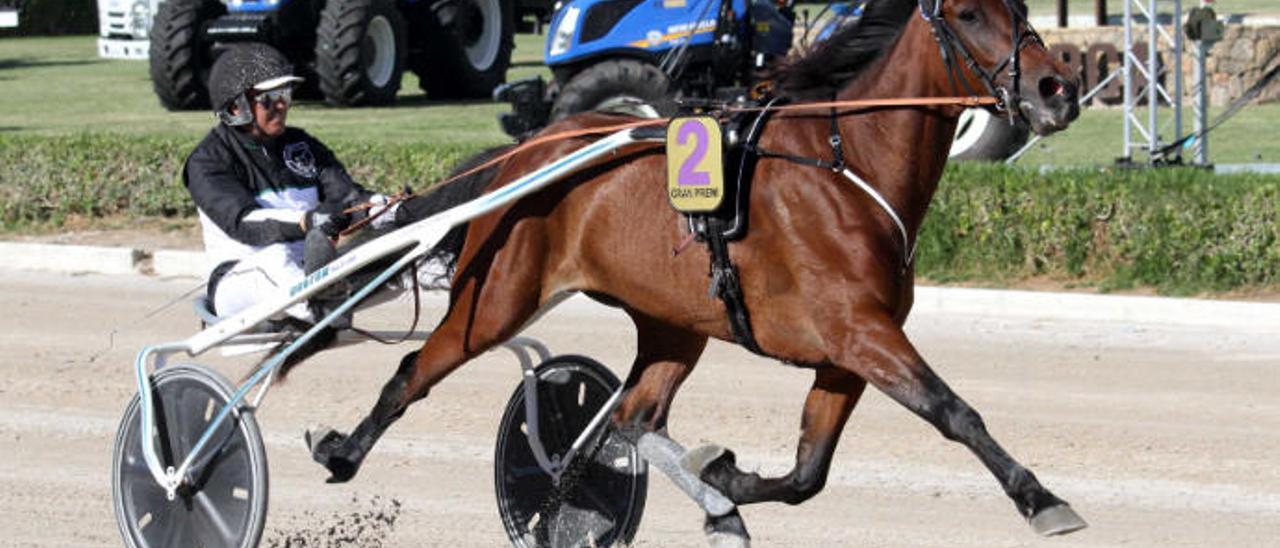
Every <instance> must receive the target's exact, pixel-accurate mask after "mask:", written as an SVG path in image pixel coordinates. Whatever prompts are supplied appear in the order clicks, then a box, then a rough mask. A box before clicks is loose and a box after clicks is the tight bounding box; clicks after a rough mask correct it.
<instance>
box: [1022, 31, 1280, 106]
mask: <svg viewBox="0 0 1280 548" xmlns="http://www.w3.org/2000/svg"><path fill="white" fill-rule="evenodd" d="M1165 28H1166V30H1173V29H1170V28H1169V27H1165ZM1176 31H1177V32H1181V29H1176ZM1134 33H1135V34H1134V35H1135V41H1138V42H1140V43H1139V47H1137V48H1136V49H1138V50H1140V52H1145V51H1147V50H1146V38H1147V28H1146V27H1135V30H1134ZM1040 34H1041V35H1042V36H1043V37H1044V41H1045V43H1046V44H1048V45H1049V46H1050V48H1051V50H1052V51H1054V53H1055V54H1057V55H1059V56H1060V57H1061V58H1062V59H1063V61H1065V62H1067V63H1069V64H1071V65H1072V66H1074V67H1075V68H1076V69H1077V70H1078V71H1080V74H1081V78H1082V80H1083V82H1084V83H1085V88H1086V91H1087V90H1089V89H1092V88H1093V87H1094V86H1095V85H1097V84H1098V82H1101V81H1102V80H1103V79H1105V78H1106V76H1107V75H1108V74H1110V73H1111V72H1112V71H1118V70H1120V69H1121V67H1122V66H1123V57H1121V55H1120V50H1121V49H1122V48H1123V46H1124V28H1123V27H1094V28H1084V29H1071V28H1067V29H1055V28H1048V29H1044V28H1042V29H1040ZM1184 43H1185V46H1184V47H1186V49H1187V51H1185V52H1184V54H1183V59H1182V66H1183V69H1182V70H1183V78H1184V80H1183V82H1184V85H1185V93H1186V94H1187V95H1188V96H1189V95H1190V94H1191V93H1192V91H1193V89H1194V86H1195V49H1194V44H1195V43H1194V42H1191V41H1190V40H1187V41H1186V42H1184ZM1171 51H1172V48H1167V47H1162V48H1161V58H1162V59H1161V62H1164V63H1167V62H1169V60H1168V56H1169V55H1171ZM1140 57H1141V58H1144V59H1145V53H1140ZM1277 66H1280V27H1274V26H1244V25H1232V24H1229V25H1227V27H1226V30H1225V32H1224V33H1223V39H1222V40H1221V41H1219V42H1217V43H1215V44H1214V45H1213V48H1212V49H1210V50H1209V58H1208V62H1207V67H1206V68H1207V70H1208V73H1209V102H1210V104H1212V105H1214V106H1225V105H1227V104H1229V103H1230V102H1231V101H1234V100H1235V99H1236V98H1237V97H1240V95H1241V94H1243V93H1244V92H1245V90H1247V89H1248V88H1249V87H1250V86H1252V85H1253V84H1254V83H1255V82H1258V81H1259V80H1260V79H1261V78H1262V77H1263V75H1265V74H1266V73H1267V72H1269V71H1271V70H1273V69H1275V68H1276V67H1277ZM1166 81H1167V80H1166ZM1138 85H1142V82H1139V83H1138ZM1170 91H1172V90H1170ZM1121 93H1123V89H1122V88H1121V83H1120V82H1119V77H1117V78H1116V80H1113V81H1112V83H1111V84H1110V85H1108V86H1107V88H1106V89H1105V90H1104V91H1103V92H1102V93H1100V94H1099V96H1098V99H1099V100H1098V101H1095V102H1094V104H1098V103H1103V104H1119V103H1120V101H1122V96H1121ZM1276 101H1280V77H1277V78H1275V79H1273V80H1272V82H1271V84H1270V85H1268V86H1267V87H1266V89H1264V90H1263V92H1262V93H1261V94H1260V95H1259V96H1258V98H1257V99H1256V100H1255V102H1257V103H1263V102H1276Z"/></svg>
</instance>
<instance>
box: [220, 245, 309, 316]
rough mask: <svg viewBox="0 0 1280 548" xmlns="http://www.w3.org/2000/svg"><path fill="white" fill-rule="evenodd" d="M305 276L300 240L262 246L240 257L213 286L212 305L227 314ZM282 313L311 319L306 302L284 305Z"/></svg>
mask: <svg viewBox="0 0 1280 548" xmlns="http://www.w3.org/2000/svg"><path fill="white" fill-rule="evenodd" d="M305 277H306V273H304V272H303V270H302V242H290V243H279V244H272V245H269V246H266V247H264V248H262V249H259V250H258V251H256V252H254V253H253V254H252V255H249V256H248V257H245V258H243V259H240V260H239V261H237V262H236V264H235V266H234V267H232V268H231V270H229V271H228V272H227V273H226V274H224V275H223V276H222V279H221V280H219V281H218V285H217V288H216V289H215V290H214V295H213V307H214V310H215V311H216V312H217V314H218V316H219V317H223V318H226V317H230V316H232V315H234V314H237V313H239V312H241V311H243V310H244V309H246V308H249V307H251V306H253V305H255V304H258V303H260V302H263V301H267V300H271V299H273V298H279V297H280V296H282V295H285V294H286V292H287V291H288V290H289V288H290V287H293V286H294V285H296V284H297V283H298V282H301V281H302V279H303V278H305ZM284 313H285V314H287V315H289V316H293V317H294V318H298V319H300V320H303V321H307V322H314V321H315V318H314V317H312V315H311V311H310V310H308V309H307V302H306V301H301V302H298V303H295V304H293V305H292V306H290V307H289V308H286V309H284Z"/></svg>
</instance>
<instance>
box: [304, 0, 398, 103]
mask: <svg viewBox="0 0 1280 548" xmlns="http://www.w3.org/2000/svg"><path fill="white" fill-rule="evenodd" d="M405 51H406V45H405V23H404V17H403V16H401V15H400V12H399V11H398V10H397V9H396V6H395V3H394V2H392V1H391V0H330V1H329V2H328V3H327V4H326V5H325V7H324V10H322V11H321V12H320V25H319V27H318V28H317V29H316V74H317V75H318V76H319V78H320V91H321V93H323V94H324V98H325V101H326V102H328V103H329V104H330V105H333V106H343V107H350V106H364V105H386V104H390V103H393V102H395V100H396V92H398V91H400V76H401V74H403V73H404V60H405Z"/></svg>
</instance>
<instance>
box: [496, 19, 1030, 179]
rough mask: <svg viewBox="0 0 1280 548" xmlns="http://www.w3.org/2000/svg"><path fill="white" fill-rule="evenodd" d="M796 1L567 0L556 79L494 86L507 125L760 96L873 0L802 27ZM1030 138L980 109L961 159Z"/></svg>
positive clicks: (550, 56)
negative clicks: (780, 72) (783, 68)
mask: <svg viewBox="0 0 1280 548" xmlns="http://www.w3.org/2000/svg"><path fill="white" fill-rule="evenodd" d="M795 2H796V0H567V1H565V2H564V3H563V4H562V5H560V6H559V7H558V8H557V10H556V11H555V13H554V14H553V15H552V18H551V24H550V27H549V29H550V31H549V33H548V36H547V43H546V48H545V50H544V60H545V62H546V65H547V67H548V68H550V69H551V73H552V81H551V82H550V83H547V82H544V81H542V79H541V78H531V79H527V80H521V81H518V82H512V83H510V84H507V85H504V86H502V87H500V88H498V90H496V92H495V97H496V98H497V99H498V100H500V101H505V102H510V103H511V104H512V106H513V112H512V113H509V114H504V115H503V116H502V117H501V122H502V127H503V130H504V131H505V132H507V133H508V134H510V135H511V136H513V137H517V138H519V137H522V136H524V135H527V134H529V133H530V132H532V131H535V130H537V129H538V128H541V127H543V126H545V125H546V124H548V123H550V122H553V121H556V120H559V119H560V118H563V117H565V116H568V115H570V114H574V113H577V112H584V111H590V110H610V111H615V112H626V113H629V114H634V115H638V116H648V117H658V116H666V115H670V114H672V113H673V112H674V111H675V105H676V99H681V100H690V99H692V100H698V99H717V100H728V101H733V100H738V99H748V100H749V99H752V98H755V97H756V96H757V95H758V93H757V90H756V89H755V88H756V86H757V85H759V84H760V83H762V81H763V78H764V76H765V71H766V69H768V67H769V66H770V64H772V63H774V62H776V61H777V60H779V59H780V58H782V57H784V56H786V55H787V53H788V52H790V51H791V49H792V47H793V44H799V45H801V46H805V45H809V44H811V43H817V42H820V41H822V40H824V39H826V38H827V37H828V36H830V35H831V34H832V33H834V32H835V31H837V30H839V29H840V28H841V27H842V26H844V25H848V24H852V23H854V22H856V21H857V19H858V17H859V16H861V14H862V7H863V4H865V2H866V0H838V1H836V2H832V3H822V4H816V5H815V6H814V7H815V8H816V9H817V10H818V11H817V12H816V14H815V15H814V16H813V17H809V16H808V13H807V11H806V12H805V16H804V17H801V20H802V21H801V24H797V11H796V6H795ZM797 30H798V31H799V33H798V35H797ZM1026 139H1027V130H1026V128H1025V127H1021V126H1014V125H1010V124H1009V123H1008V122H1006V121H1004V120H1001V119H998V118H995V117H993V116H991V115H990V113H988V112H987V111H985V110H981V109H972V110H970V111H968V112H966V114H965V116H964V117H963V118H962V119H961V125H960V130H959V132H958V133H957V139H956V144H957V147H958V148H953V150H952V156H953V157H958V158H962V159H969V158H972V159H988V160H990V159H999V158H1003V157H1006V156H1008V155H1009V154H1011V153H1012V152H1014V151H1015V150H1016V149H1017V148H1018V146H1020V145H1021V144H1022V143H1023V142H1025V141H1026Z"/></svg>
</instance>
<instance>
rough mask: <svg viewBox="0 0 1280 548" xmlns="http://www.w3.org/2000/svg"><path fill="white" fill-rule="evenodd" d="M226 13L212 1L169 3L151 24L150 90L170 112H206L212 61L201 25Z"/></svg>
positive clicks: (195, 0)
mask: <svg viewBox="0 0 1280 548" xmlns="http://www.w3.org/2000/svg"><path fill="white" fill-rule="evenodd" d="M225 12H226V8H224V7H223V6H222V4H221V3H219V2H216V1H213V0H170V1H168V2H164V3H162V4H160V8H159V9H158V10H157V11H156V15H155V18H154V19H153V20H152V23H151V54H150V57H151V59H150V64H151V87H152V88H153V89H155V92H156V97H159V98H160V104H161V105H164V108H167V109H169V110H196V109H201V108H209V87H208V80H209V69H210V68H211V67H212V66H213V58H212V57H211V56H210V52H209V49H208V48H206V47H205V45H204V43H203V41H202V40H201V37H200V26H201V23H203V22H205V21H209V20H212V19H214V18H215V17H218V16H219V15H222V14H223V13H225Z"/></svg>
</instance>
